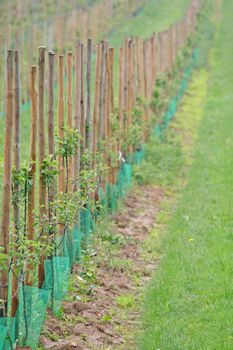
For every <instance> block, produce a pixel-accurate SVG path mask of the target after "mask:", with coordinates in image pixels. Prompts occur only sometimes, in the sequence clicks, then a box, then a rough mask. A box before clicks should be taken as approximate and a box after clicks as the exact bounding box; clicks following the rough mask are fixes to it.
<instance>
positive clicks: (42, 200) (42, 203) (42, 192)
mask: <svg viewBox="0 0 233 350" xmlns="http://www.w3.org/2000/svg"><path fill="white" fill-rule="evenodd" d="M44 93H45V47H40V48H39V95H38V98H39V100H38V102H39V119H38V121H39V140H38V141H39V144H38V145H39V155H38V161H39V174H40V175H39V211H40V220H43V217H44V215H45V214H46V185H45V183H44V179H43V175H42V173H41V166H42V163H43V161H44V159H45V118H44ZM44 277H45V275H44V257H41V261H40V264H39V268H38V287H39V288H41V286H42V284H43V282H44Z"/></svg>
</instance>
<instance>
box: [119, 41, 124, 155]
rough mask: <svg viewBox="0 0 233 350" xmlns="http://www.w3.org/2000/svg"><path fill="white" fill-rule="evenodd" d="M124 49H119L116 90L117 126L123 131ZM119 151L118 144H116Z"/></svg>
mask: <svg viewBox="0 0 233 350" xmlns="http://www.w3.org/2000/svg"><path fill="white" fill-rule="evenodd" d="M123 97H124V51H123V47H120V49H119V92H118V114H119V127H120V131H121V132H122V131H123V125H124V122H123V120H124V119H123V118H124V108H123V103H124V99H123ZM118 149H119V151H120V144H119V145H118Z"/></svg>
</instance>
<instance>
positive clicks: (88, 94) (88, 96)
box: [85, 39, 92, 150]
mask: <svg viewBox="0 0 233 350" xmlns="http://www.w3.org/2000/svg"><path fill="white" fill-rule="evenodd" d="M91 57H92V40H91V39H88V40H87V71H86V118H85V119H86V148H87V149H89V150H91V148H92V130H91V128H92V120H91Z"/></svg>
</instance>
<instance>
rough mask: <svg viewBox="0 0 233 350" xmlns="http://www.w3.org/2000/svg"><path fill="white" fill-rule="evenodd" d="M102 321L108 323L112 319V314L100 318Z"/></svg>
mask: <svg viewBox="0 0 233 350" xmlns="http://www.w3.org/2000/svg"><path fill="white" fill-rule="evenodd" d="M100 321H101V322H102V323H108V322H111V321H112V316H111V315H108V314H106V315H103V316H102V317H101V320H100Z"/></svg>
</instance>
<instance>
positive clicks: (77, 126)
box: [74, 40, 81, 189]
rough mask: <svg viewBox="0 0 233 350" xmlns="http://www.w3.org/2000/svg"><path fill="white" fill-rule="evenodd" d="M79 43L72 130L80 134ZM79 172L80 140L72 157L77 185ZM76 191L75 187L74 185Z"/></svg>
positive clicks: (76, 58)
mask: <svg viewBox="0 0 233 350" xmlns="http://www.w3.org/2000/svg"><path fill="white" fill-rule="evenodd" d="M80 67H81V42H80V40H78V41H77V45H76V49H75V106H74V108H75V112H74V128H75V129H76V130H78V132H79V133H80V121H81V76H80V75H81V69H80ZM79 172H80V140H79V141H78V143H77V145H76V147H75V155H74V181H75V183H77V180H78V175H79ZM75 189H76V185H75Z"/></svg>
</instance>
